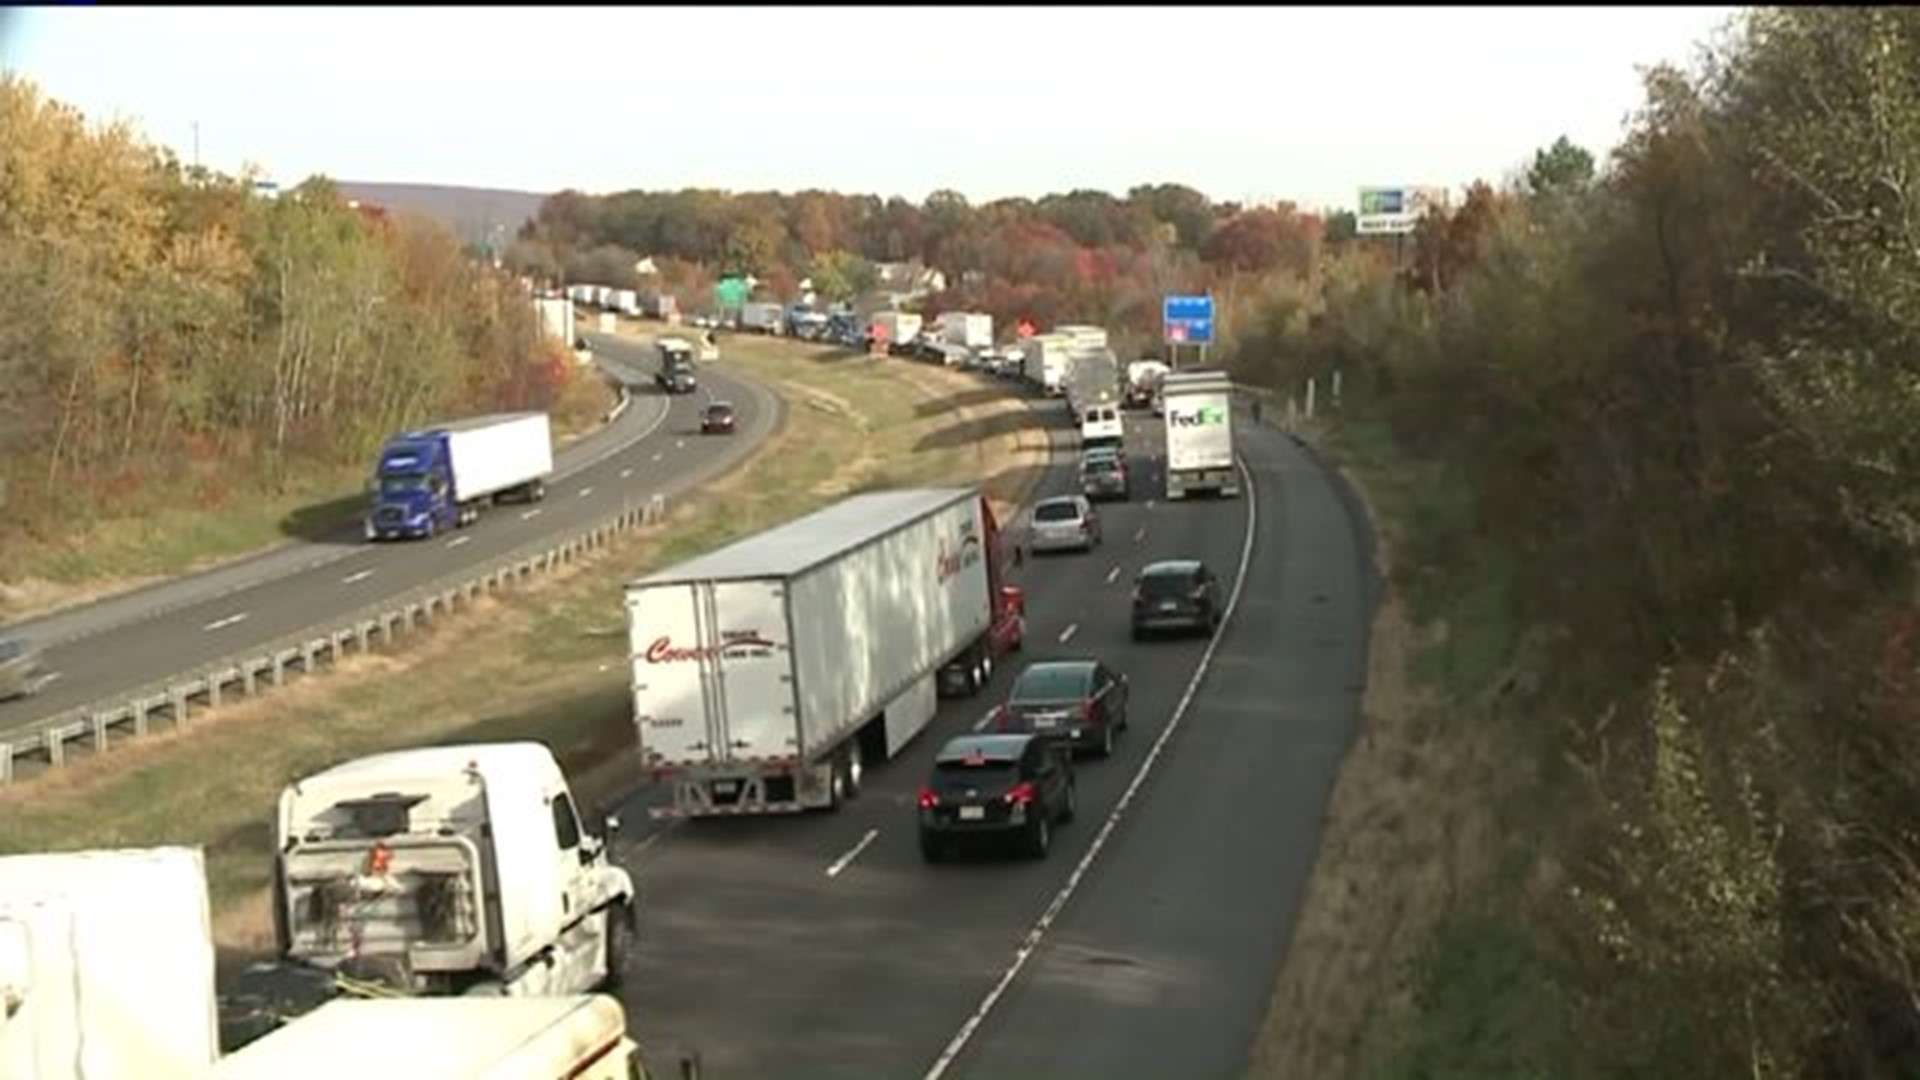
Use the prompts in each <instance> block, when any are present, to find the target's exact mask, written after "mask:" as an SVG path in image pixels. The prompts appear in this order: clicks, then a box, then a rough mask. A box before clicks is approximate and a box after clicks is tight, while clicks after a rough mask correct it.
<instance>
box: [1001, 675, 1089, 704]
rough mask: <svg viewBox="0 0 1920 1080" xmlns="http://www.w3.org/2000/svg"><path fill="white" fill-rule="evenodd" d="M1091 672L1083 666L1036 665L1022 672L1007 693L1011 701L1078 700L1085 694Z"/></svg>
mask: <svg viewBox="0 0 1920 1080" xmlns="http://www.w3.org/2000/svg"><path fill="white" fill-rule="evenodd" d="M1090 682H1092V673H1091V672H1090V671H1089V670H1088V669H1087V668H1083V667H1036V668H1028V669H1027V670H1026V671H1024V672H1022V673H1021V675H1020V678H1019V679H1018V680H1017V681H1016V682H1015V683H1014V684H1013V692H1012V693H1011V694H1009V695H1008V697H1009V699H1011V700H1013V701H1078V700H1079V699H1081V698H1083V697H1086V696H1087V688H1088V684H1089V683H1090Z"/></svg>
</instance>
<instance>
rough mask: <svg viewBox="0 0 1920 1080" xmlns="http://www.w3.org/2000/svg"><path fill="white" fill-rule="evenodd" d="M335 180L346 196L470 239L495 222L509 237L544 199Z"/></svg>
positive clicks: (529, 194)
mask: <svg viewBox="0 0 1920 1080" xmlns="http://www.w3.org/2000/svg"><path fill="white" fill-rule="evenodd" d="M337 183H338V186H339V188H340V190H341V192H342V193H344V194H345V195H346V196H347V198H349V199H359V200H360V201H362V202H370V203H377V204H379V205H380V206H383V207H385V208H387V209H388V210H392V211H395V212H397V213H415V214H421V215H424V216H427V217H433V218H438V219H439V220H441V221H443V222H445V223H446V225H447V227H448V228H451V229H452V230H454V231H455V232H456V233H458V234H460V238H461V239H463V240H472V241H483V240H485V239H486V238H487V235H488V233H490V232H491V231H492V230H493V227H494V226H496V225H498V226H500V227H501V230H502V233H503V236H502V239H504V240H506V241H511V240H512V239H513V234H514V233H516V232H518V231H519V229H520V226H521V225H524V224H526V221H527V219H528V218H530V217H533V216H534V215H535V214H537V213H539V212H540V203H541V202H542V201H543V200H545V199H546V196H545V195H542V194H539V193H537V192H532V191H506V190H503V189H500V188H474V187H452V186H449V185H445V184H380V183H374V182H372V181H365V180H341V181H338V182H337Z"/></svg>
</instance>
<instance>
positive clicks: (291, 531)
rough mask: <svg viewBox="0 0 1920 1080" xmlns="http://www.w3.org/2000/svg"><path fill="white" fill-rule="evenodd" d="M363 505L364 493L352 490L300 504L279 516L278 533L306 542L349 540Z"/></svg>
mask: <svg viewBox="0 0 1920 1080" xmlns="http://www.w3.org/2000/svg"><path fill="white" fill-rule="evenodd" d="M366 505H367V493H366V492H364V491H355V492H354V493H353V494H351V495H342V496H340V497H339V498H336V499H328V500H327V501H325V502H318V503H313V504H312V505H310V506H303V507H301V508H299V509H298V510H295V511H294V512H293V513H291V514H288V515H287V516H286V517H284V518H281V519H280V534H281V535H282V536H285V537H288V538H289V539H293V540H301V541H305V542H306V543H309V544H318V543H322V542H324V541H328V540H349V539H352V538H353V537H354V536H356V535H358V530H359V525H360V515H361V513H362V511H364V510H365V509H366Z"/></svg>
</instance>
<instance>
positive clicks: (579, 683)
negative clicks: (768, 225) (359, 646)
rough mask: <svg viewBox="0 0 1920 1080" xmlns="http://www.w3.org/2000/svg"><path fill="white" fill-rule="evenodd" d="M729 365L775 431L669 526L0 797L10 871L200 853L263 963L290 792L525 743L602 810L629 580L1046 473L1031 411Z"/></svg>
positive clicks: (617, 729)
mask: <svg viewBox="0 0 1920 1080" xmlns="http://www.w3.org/2000/svg"><path fill="white" fill-rule="evenodd" d="M723 347H724V349H725V352H724V355H723V360H722V367H723V368H727V369H732V370H738V371H740V372H742V373H743V374H746V375H748V376H750V377H753V378H756V379H758V380H761V381H762V382H764V383H766V384H769V385H772V386H773V387H775V388H776V389H777V390H779V391H780V393H781V394H782V395H783V396H784V397H785V398H786V400H787V401H788V402H789V407H788V410H787V421H786V424H785V426H784V428H783V430H782V431H781V432H780V433H779V434H777V435H776V436H775V437H774V438H773V440H771V441H770V442H769V444H768V445H767V446H766V447H765V448H763V449H762V450H760V451H759V452H758V453H757V454H755V455H754V457H753V458H752V459H751V460H750V464H749V465H747V466H746V467H742V468H736V469H735V470H734V471H733V472H731V473H730V474H729V475H728V476H727V477H725V478H723V479H722V480H720V481H719V482H717V483H715V484H711V485H708V486H707V488H706V489H704V490H703V491H702V492H700V493H699V494H697V495H692V496H686V497H683V498H682V500H681V501H680V502H679V503H678V504H677V506H674V507H672V508H671V513H670V514H669V517H668V521H667V522H666V523H665V524H664V525H663V526H661V527H659V528H657V529H653V530H649V531H648V532H646V533H641V534H633V535H632V536H631V538H630V539H628V540H627V541H625V542H624V543H622V544H621V545H619V546H617V547H616V548H614V549H612V550H610V551H607V552H604V553H601V554H599V555H596V556H594V557H592V558H590V559H588V560H584V561H582V562H580V563H577V564H575V565H574V566H573V567H570V568H568V569H566V570H563V571H560V572H558V573H556V574H554V575H551V576H548V577H546V578H543V579H540V581H539V582H538V583H537V584H535V585H533V586H531V587H529V588H527V589H525V590H522V591H520V592H517V593H514V594H511V595H503V596H501V597H498V598H494V599H488V600H484V601H481V602H480V604H479V605H477V606H476V608H475V609H474V610H473V611H472V612H471V613H469V614H466V615H463V616H461V617H458V618H455V619H452V620H450V621H448V622H446V623H444V624H442V625H439V626H436V627H434V628H433V629H431V630H429V631H427V632H424V633H422V634H420V635H419V636H417V637H416V638H414V639H413V641H412V642H411V643H410V644H408V645H406V646H404V647H402V648H399V649H397V650H395V651H393V652H391V653H385V654H379V655H374V656H369V657H355V658H352V659H349V660H347V661H346V662H345V663H343V664H342V665H341V668H340V670H338V671H336V672H335V673H332V674H328V675H324V676H320V677H317V678H314V679H308V680H301V681H299V682H296V683H295V684H293V685H291V686H289V687H288V688H286V689H285V690H283V691H281V692H279V693H277V694H274V695H270V696H268V697H264V698H261V699H259V700H257V701H252V702H246V703H242V704H238V705H235V706H232V707H230V708H227V709H225V710H222V711H220V712H217V713H213V714H210V715H208V716H207V718H206V719H203V720H200V721H197V722H195V723H194V724H193V725H192V726H191V727H189V728H188V729H187V730H185V731H184V732H181V733H178V734H172V733H169V734H165V735H160V736H156V737H153V738H151V739H150V740H148V741H147V742H146V743H145V744H142V745H137V746H129V747H127V748H125V749H122V750H119V751H116V752H114V753H112V754H110V755H109V756H108V757H107V758H106V759H104V760H101V761H97V762H86V763H81V764H79V765H76V766H73V767H70V768H69V769H67V770H64V771H61V772H59V773H52V774H46V775H45V776H43V777H42V778H39V779H35V780H33V781H30V782H26V783H22V784H17V785H15V786H13V787H12V788H7V789H0V821H4V823H5V824H4V827H0V853H10V852H27V851H49V850H63V849H65V850H71V849H81V848H95V847H114V846H145V845H150V844H165V843H194V844H204V845H205V846H206V848H207V856H208V869H209V876H210V879H211V880H210V884H211V887H212V890H213V894H214V904H215V908H216V911H217V912H218V913H219V919H218V923H219V933H220V936H221V938H222V941H223V944H226V945H229V946H237V947H245V946H248V945H250V944H255V943H257V941H258V939H259V936H260V935H261V933H262V932H263V931H264V929H265V921H264V919H263V918H262V917H261V913H262V912H264V910H265V909H264V907H263V900H264V896H265V893H264V889H263V886H264V884H265V882H266V880H267V874H268V871H269V862H268V849H269V844H268V823H269V819H270V816H271V813H272V807H273V804H274V799H275V797H276V796H277V794H278V792H279V789H280V788H281V787H282V786H283V785H284V784H285V783H286V782H287V781H288V780H290V779H293V778H295V777H297V776H300V775H303V774H307V773H311V772H313V771H315V770H318V769H320V768H323V767H325V766H327V765H329V764H331V763H333V762H336V761H340V760H342V759H345V758H349V757H354V756H358V755H362V754H367V753H372V752H377V751H380V750H384V749H390V748H394V747H401V746H409V745H420V744H428V743H436V742H465V741H473V740H497V739H519V738H532V739H539V740H542V741H544V742H546V743H548V744H549V745H550V746H552V747H553V748H554V750H555V751H556V753H558V754H559V755H560V756H561V758H562V761H563V763H564V764H565V765H566V766H567V767H568V770H569V772H570V773H572V774H573V775H574V777H575V782H576V783H577V784H579V785H580V786H581V788H582V790H583V798H584V799H586V800H593V799H596V798H603V797H605V796H606V795H608V794H610V793H611V792H612V791H613V790H615V789H617V788H618V787H621V786H624V785H625V783H626V782H628V781H629V780H631V778H632V775H633V774H632V773H631V772H630V771H629V770H628V768H627V762H628V760H630V757H629V756H628V755H624V754H623V751H624V750H626V749H627V748H628V747H630V746H631V743H632V737H633V729H632V725H631V723H630V718H629V706H628V700H627V671H626V666H625V657H626V652H627V647H626V637H625V634H626V624H625V614H624V608H623V606H622V584H623V583H624V582H625V581H627V580H628V579H630V578H633V577H635V576H638V575H639V574H641V573H643V572H645V571H647V570H648V569H650V568H652V567H655V566H659V565H663V564H665V563H667V562H670V561H673V560H677V559H679V558H682V557H685V556H687V555H691V554H693V553H695V552H698V551H701V550H704V549H707V548H710V547H712V546H715V545H718V544H720V543H723V542H725V541H727V540H729V539H731V538H734V537H737V536H741V535H745V534H747V533H751V532H755V531H758V530H760V529H763V528H765V527H767V526H769V525H773V524H776V523H778V522H781V521H785V520H788V519H790V518H793V517H795V516H798V515H800V514H802V513H805V512H807V511H809V510H811V509H814V508H816V507H818V506H821V505H823V504H825V503H827V502H829V501H832V500H833V499H834V498H836V497H837V496H839V495H842V494H845V493H847V492H850V491H854V490H857V489H865V488H873V487H890V486H905V485H914V484H923V483H933V484H952V483H968V482H977V483H985V484H987V485H988V488H989V491H990V493H991V494H993V495H994V496H995V497H996V499H997V501H1002V502H1018V501H1022V500H1024V496H1025V490H1026V489H1027V488H1029V487H1030V486H1031V484H1032V483H1033V482H1034V481H1035V480H1036V479H1037V478H1038V474H1039V471H1040V469H1041V468H1043V467H1044V464H1045V446H1046V438H1045V434H1044V432H1042V431H1040V430H1039V429H1038V428H1037V427H1034V426H1033V420H1032V414H1031V413H1030V412H1029V411H1028V410H1027V408H1026V406H1025V405H1023V404H1022V403H1020V402H1018V401H1016V400H1014V399H1012V398H1010V397H1008V396H1007V395H1006V394H1005V393H1003V392H998V391H994V392H988V391H987V390H986V389H985V388H983V387H982V385H981V383H980V381H979V380H975V379H973V378H970V377H966V376H962V375H959V374H957V373H951V372H946V371H942V370H937V369H932V368H928V367H925V366H922V365H918V364H912V363H909V362H906V361H882V362H874V361H870V360H867V359H864V358H846V357H845V356H844V354H830V353H827V352H825V351H824V350H817V349H810V348H805V347H800V346H794V345H788V344H784V343H779V342H769V341H754V340H751V339H747V340H739V341H729V342H727V343H726V344H725V345H724V346H723Z"/></svg>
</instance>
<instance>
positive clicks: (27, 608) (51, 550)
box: [0, 371, 616, 622]
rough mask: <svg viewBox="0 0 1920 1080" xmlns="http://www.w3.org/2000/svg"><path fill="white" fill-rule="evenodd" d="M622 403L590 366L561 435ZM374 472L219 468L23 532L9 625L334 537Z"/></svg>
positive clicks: (557, 419) (557, 425) (559, 425)
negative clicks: (89, 514)
mask: <svg viewBox="0 0 1920 1080" xmlns="http://www.w3.org/2000/svg"><path fill="white" fill-rule="evenodd" d="M615 400H616V395H615V392H614V390H613V388H612V387H611V385H610V384H608V382H607V381H606V380H605V379H603V378H600V377H598V376H597V375H594V374H593V373H591V372H586V371H582V372H580V373H579V377H577V378H575V379H574V380H573V381H571V382H569V383H568V384H567V386H566V388H565V389H564V390H563V391H561V394H560V399H559V400H558V401H556V402H555V403H554V406H553V409H552V416H553V429H554V437H555V439H556V441H560V442H566V441H570V440H572V439H574V438H577V437H579V436H580V435H582V434H585V433H587V432H589V431H592V430H593V429H595V428H597V427H599V426H600V423H601V421H602V420H603V419H604V418H605V417H606V415H607V411H608V410H609V409H611V408H612V407H613V404H614V402H615ZM217 467H218V466H217V464H215V465H212V466H209V467H208V468H209V469H214V468H217ZM366 477H367V466H366V465H365V464H355V465H347V466H339V467H335V468H320V467H307V468H303V469H302V470H301V471H300V472H298V473H297V474H295V475H294V476H292V477H290V478H289V479H288V480H287V481H286V483H285V484H284V485H283V486H282V487H281V488H280V489H279V490H277V491H266V490H254V491H233V490H226V489H224V488H222V487H220V486H219V483H218V477H217V476H215V475H213V474H211V472H210V473H209V475H208V476H206V477H204V478H200V479H198V480H195V479H192V478H188V479H184V480H181V481H179V483H178V484H177V486H178V487H179V488H180V491H179V492H177V493H175V495H174V496H173V497H168V496H166V495H163V494H160V493H151V494H150V495H149V498H148V500H147V502H148V503H149V505H145V506H143V507H142V508H141V509H140V511H139V512H138V513H137V514H134V515H129V516H127V517H121V518H95V519H93V520H91V521H87V522H76V523H74V525H73V527H72V528H70V529H64V530H62V532H61V534H60V536H58V537H56V538H49V539H46V540H31V539H26V538H22V539H20V540H18V541H17V543H16V547H17V550H14V551H11V552H9V555H8V560H7V565H6V566H4V567H0V573H4V574H6V575H7V577H6V578H5V579H0V622H11V621H14V620H17V619H25V618H30V617H32V616H35V615H41V614H45V613H47V612H49V611H54V610H58V609H60V608H63V607H70V606H72V605H75V604H81V603H86V602H87V601H90V600H95V599H99V598H101V597H104V596H110V595H112V594H114V593H119V592H125V591H126V590H128V589H133V588H138V587H139V586H141V585H144V584H147V583H149V582H153V581H158V580H161V579H163V578H168V577H176V576H179V575H181V574H188V573H194V572H197V571H202V570H207V569H211V568H213V567H215V566H219V565H220V564H222V563H227V562H231V561H233V560H235V559H239V558H244V557H246V556H248V555H251V554H254V553H257V552H259V551H263V550H265V549H267V548H271V547H274V546H276V545H279V544H284V543H287V542H288V541H293V540H314V539H318V538H320V537H322V536H326V535H329V534H331V533H332V532H334V531H335V530H337V529H338V528H340V527H341V526H342V525H344V524H346V523H347V522H349V521H351V520H352V519H353V517H354V515H355V514H356V513H357V512H358V511H359V509H360V506H361V504H362V502H363V498H364V496H363V494H362V492H363V490H364V488H365V485H366Z"/></svg>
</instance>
